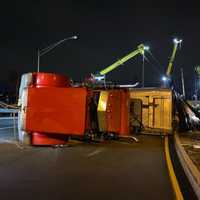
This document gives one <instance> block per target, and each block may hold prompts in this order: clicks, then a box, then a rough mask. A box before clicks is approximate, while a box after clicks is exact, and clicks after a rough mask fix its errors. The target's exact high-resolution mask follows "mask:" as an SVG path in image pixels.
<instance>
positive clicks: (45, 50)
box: [37, 35, 78, 72]
mask: <svg viewBox="0 0 200 200" xmlns="http://www.w3.org/2000/svg"><path fill="white" fill-rule="evenodd" d="M77 38H78V37H77V36H76V35H74V36H72V37H68V38H65V39H63V40H60V41H58V42H56V43H53V44H51V45H49V46H48V47H46V48H44V49H41V50H40V49H38V51H37V72H39V71H40V57H41V56H43V55H44V54H46V53H48V52H49V51H51V50H52V49H54V48H55V47H57V46H58V45H60V44H62V43H63V42H65V41H67V40H76V39H77Z"/></svg>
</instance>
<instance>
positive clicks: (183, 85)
mask: <svg viewBox="0 0 200 200" xmlns="http://www.w3.org/2000/svg"><path fill="white" fill-rule="evenodd" d="M181 83H182V94H183V97H185V82H184V76H183V68H181Z"/></svg>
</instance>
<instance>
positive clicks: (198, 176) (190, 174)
mask: <svg viewBox="0 0 200 200" xmlns="http://www.w3.org/2000/svg"><path fill="white" fill-rule="evenodd" d="M174 144H175V149H176V152H177V155H178V158H179V160H180V162H181V165H182V167H183V170H184V172H185V174H186V176H187V178H188V180H189V182H190V184H191V186H192V188H193V190H194V192H195V194H196V196H197V197H198V199H200V172H199V170H198V169H197V167H196V166H195V165H194V163H193V162H192V160H191V159H190V157H189V156H188V154H187V153H186V151H185V149H184V147H183V146H182V145H181V141H180V138H179V136H178V134H177V133H175V135H174Z"/></svg>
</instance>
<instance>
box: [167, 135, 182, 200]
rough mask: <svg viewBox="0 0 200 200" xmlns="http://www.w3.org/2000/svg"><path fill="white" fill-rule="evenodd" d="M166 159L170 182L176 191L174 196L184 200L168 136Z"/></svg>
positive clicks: (177, 199)
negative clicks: (173, 163)
mask: <svg viewBox="0 0 200 200" xmlns="http://www.w3.org/2000/svg"><path fill="white" fill-rule="evenodd" d="M164 146H165V158H166V163H167V168H168V172H169V176H170V180H171V183H172V187H173V190H174V194H175V199H176V200H184V198H183V195H182V193H181V190H180V187H179V184H178V181H177V178H176V175H175V172H174V168H173V165H172V161H171V158H170V153H169V140H168V136H166V137H165V145H164Z"/></svg>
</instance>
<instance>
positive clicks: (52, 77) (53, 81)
mask: <svg viewBox="0 0 200 200" xmlns="http://www.w3.org/2000/svg"><path fill="white" fill-rule="evenodd" d="M33 86H35V87H38V88H39V87H69V86H70V80H69V78H68V77H67V76H64V75H60V74H53V73H42V72H39V73H33Z"/></svg>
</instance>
